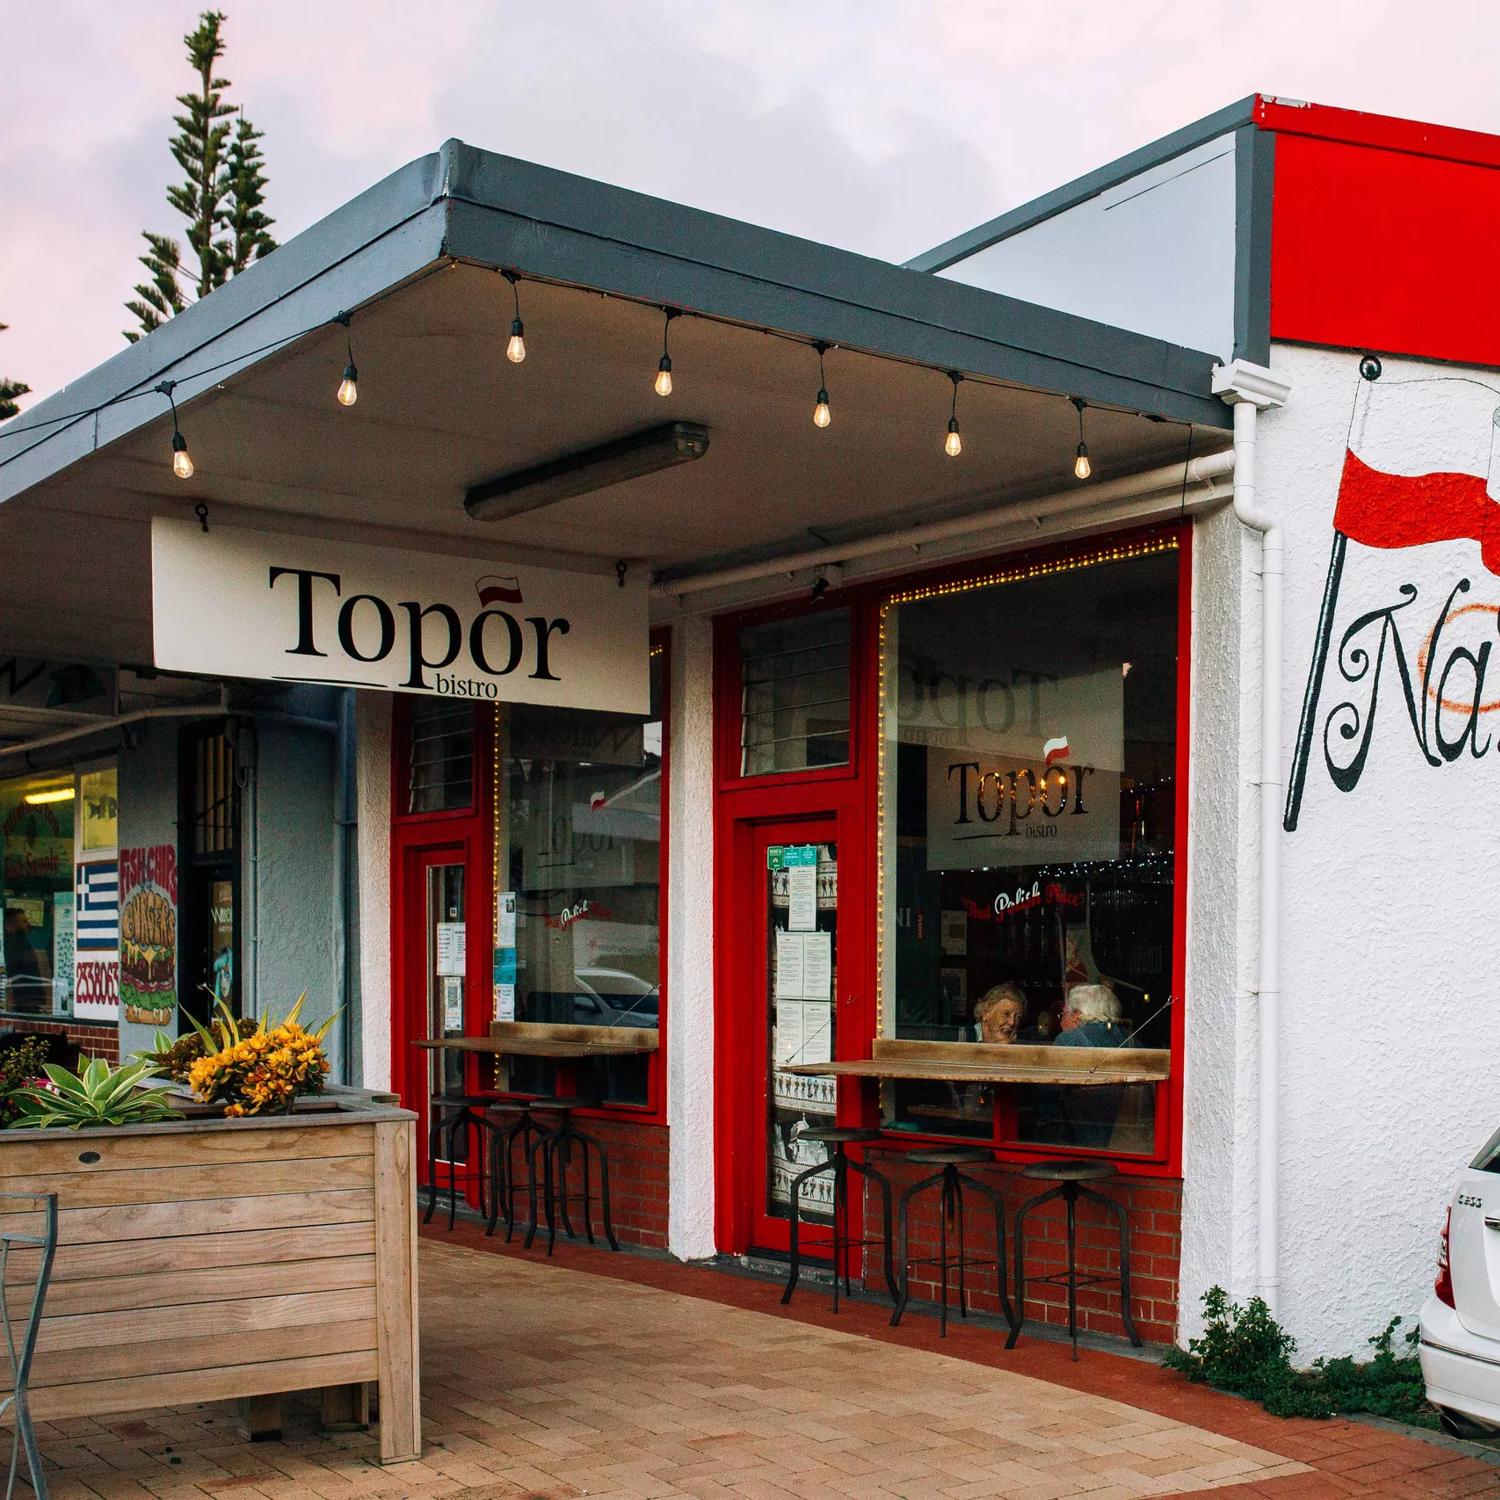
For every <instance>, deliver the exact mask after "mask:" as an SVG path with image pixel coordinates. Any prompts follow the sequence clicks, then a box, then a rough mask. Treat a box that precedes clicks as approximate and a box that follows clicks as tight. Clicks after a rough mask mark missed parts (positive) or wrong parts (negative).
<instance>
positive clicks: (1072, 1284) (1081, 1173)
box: [1005, 1160, 1141, 1360]
mask: <svg viewBox="0 0 1500 1500" xmlns="http://www.w3.org/2000/svg"><path fill="white" fill-rule="evenodd" d="M1021 1175H1022V1176H1023V1177H1030V1178H1031V1179H1032V1180H1033V1181H1039V1182H1055V1183H1057V1186H1056V1187H1055V1188H1049V1189H1048V1190H1047V1191H1046V1192H1045V1193H1038V1194H1037V1195H1036V1197H1035V1198H1028V1199H1027V1200H1026V1201H1025V1202H1024V1203H1023V1204H1022V1205H1021V1207H1020V1209H1019V1210H1018V1211H1017V1213H1016V1305H1017V1306H1018V1307H1019V1308H1020V1310H1021V1316H1020V1317H1019V1318H1017V1319H1016V1320H1015V1321H1014V1322H1013V1323H1012V1324H1011V1325H1010V1336H1009V1337H1008V1338H1007V1339H1006V1340H1005V1347H1006V1348H1007V1349H1014V1348H1015V1347H1016V1340H1017V1339H1018V1338H1020V1336H1021V1324H1022V1322H1023V1321H1024V1319H1025V1317H1026V1283H1025V1280H1024V1276H1025V1265H1024V1256H1025V1248H1026V1216H1027V1215H1028V1214H1029V1213H1031V1211H1032V1210H1033V1209H1036V1208H1040V1207H1041V1206H1042V1205H1043V1204H1044V1203H1050V1202H1051V1201H1052V1200H1053V1199H1054V1198H1061V1199H1062V1200H1063V1202H1064V1203H1066V1204H1067V1206H1068V1269H1067V1270H1066V1271H1058V1272H1056V1273H1055V1274H1054V1275H1051V1276H1034V1277H1033V1278H1032V1280H1033V1281H1040V1282H1042V1283H1044V1284H1046V1285H1048V1286H1064V1287H1066V1288H1067V1289H1068V1337H1069V1338H1071V1339H1072V1341H1073V1358H1074V1359H1075V1360H1076V1359H1077V1358H1078V1288H1079V1287H1081V1286H1099V1285H1101V1284H1104V1285H1118V1286H1119V1288H1120V1319H1121V1321H1122V1322H1123V1323H1124V1324H1125V1332H1126V1333H1127V1334H1129V1336H1130V1342H1131V1344H1132V1345H1133V1346H1134V1347H1135V1348H1137V1349H1139V1348H1140V1347H1141V1336H1140V1334H1138V1333H1137V1332H1136V1331H1135V1320H1134V1319H1133V1318H1132V1317H1131V1316H1130V1228H1129V1226H1128V1225H1127V1224H1126V1222H1125V1208H1124V1205H1123V1204H1121V1203H1120V1202H1119V1201H1118V1200H1116V1199H1114V1198H1108V1197H1106V1196H1105V1195H1104V1194H1103V1193H1099V1192H1095V1190H1094V1189H1093V1188H1089V1187H1084V1185H1083V1184H1084V1183H1086V1182H1101V1181H1103V1180H1104V1179H1105V1178H1108V1177H1116V1176H1118V1175H1119V1174H1118V1173H1117V1172H1116V1170H1115V1168H1114V1167H1113V1166H1112V1165H1111V1164H1110V1163H1109V1162H1107V1161H1081V1160H1080V1161H1038V1162H1033V1163H1032V1164H1031V1165H1030V1166H1029V1167H1023V1168H1022V1169H1021ZM1080 1198H1087V1199H1088V1200H1089V1201H1090V1202H1091V1203H1097V1204H1099V1206H1100V1207H1101V1208H1106V1209H1108V1210H1109V1212H1110V1213H1112V1214H1113V1215H1114V1216H1115V1219H1116V1221H1117V1223H1118V1224H1119V1228H1120V1271H1119V1274H1118V1275H1114V1274H1112V1273H1110V1274H1101V1275H1097V1276H1096V1275H1092V1274H1091V1275H1087V1276H1080V1275H1079V1274H1078V1254H1077V1251H1078V1243H1077V1224H1076V1219H1077V1207H1078V1200H1079V1199H1080Z"/></svg>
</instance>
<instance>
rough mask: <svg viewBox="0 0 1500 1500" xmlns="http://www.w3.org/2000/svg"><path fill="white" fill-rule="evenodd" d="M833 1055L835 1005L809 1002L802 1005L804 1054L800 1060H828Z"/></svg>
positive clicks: (816, 1061)
mask: <svg viewBox="0 0 1500 1500" xmlns="http://www.w3.org/2000/svg"><path fill="white" fill-rule="evenodd" d="M832 1057H833V1007H832V1006H831V1005H819V1004H816V1003H814V1002H811V1001H810V1002H808V1003H807V1004H806V1005H804V1006H803V1007H802V1056H801V1057H799V1058H798V1059H797V1061H798V1062H805V1063H821V1062H828V1061H829V1060H830V1059H831V1058H832Z"/></svg>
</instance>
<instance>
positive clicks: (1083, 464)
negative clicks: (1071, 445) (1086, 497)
mask: <svg viewBox="0 0 1500 1500" xmlns="http://www.w3.org/2000/svg"><path fill="white" fill-rule="evenodd" d="M1093 472H1094V466H1093V464H1091V463H1090V462H1089V450H1088V448H1087V447H1086V446H1085V445H1084V444H1082V443H1080V444H1079V445H1078V457H1077V458H1075V459H1074V460H1073V477H1074V478H1075V479H1087V478H1088V477H1089V475H1090V474H1092V473H1093Z"/></svg>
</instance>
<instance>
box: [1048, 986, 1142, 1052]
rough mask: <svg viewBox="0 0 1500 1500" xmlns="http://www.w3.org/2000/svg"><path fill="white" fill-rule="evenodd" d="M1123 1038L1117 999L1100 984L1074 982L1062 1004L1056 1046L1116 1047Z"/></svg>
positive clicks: (1122, 1025)
mask: <svg viewBox="0 0 1500 1500" xmlns="http://www.w3.org/2000/svg"><path fill="white" fill-rule="evenodd" d="M1124 1040H1125V1024H1124V1022H1123V1021H1121V1019H1120V1002H1119V1000H1118V999H1117V998H1116V997H1115V992H1114V991H1113V990H1112V989H1110V988H1109V986H1108V985H1103V984H1075V985H1074V986H1073V988H1072V989H1070V990H1069V991H1068V998H1067V1000H1066V1001H1065V1002H1064V1006H1063V1018H1062V1035H1061V1036H1059V1037H1058V1039H1057V1041H1056V1043H1055V1044H1054V1045H1056V1046H1059V1047H1118V1046H1119V1045H1120V1043H1121V1042H1123V1041H1124Z"/></svg>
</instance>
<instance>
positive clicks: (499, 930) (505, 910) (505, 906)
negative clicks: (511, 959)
mask: <svg viewBox="0 0 1500 1500" xmlns="http://www.w3.org/2000/svg"><path fill="white" fill-rule="evenodd" d="M495 946H496V947H497V948H514V947H515V946H516V893H515V892H514V891H501V892H500V900H499V903H498V905H497V907H496V929H495Z"/></svg>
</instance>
